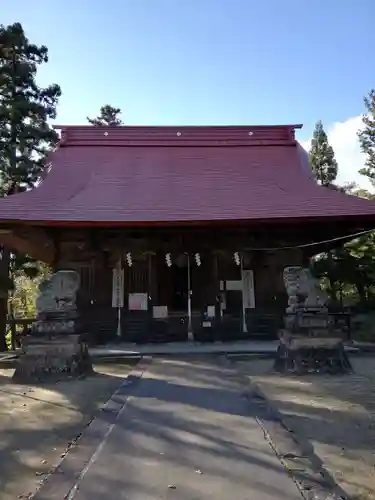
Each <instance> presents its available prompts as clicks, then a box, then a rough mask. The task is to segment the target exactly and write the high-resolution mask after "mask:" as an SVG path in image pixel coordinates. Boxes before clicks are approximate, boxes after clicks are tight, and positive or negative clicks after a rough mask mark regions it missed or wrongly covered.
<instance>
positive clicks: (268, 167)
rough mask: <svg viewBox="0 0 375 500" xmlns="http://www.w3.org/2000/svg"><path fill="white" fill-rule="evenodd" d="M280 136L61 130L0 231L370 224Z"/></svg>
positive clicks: (273, 130)
mask: <svg viewBox="0 0 375 500" xmlns="http://www.w3.org/2000/svg"><path fill="white" fill-rule="evenodd" d="M294 128H296V127H295V126H284V127H180V128H178V127H133V128H131V127H119V128H116V129H114V128H103V127H100V128H95V127H89V126H87V127H67V128H66V130H65V131H63V133H62V140H61V146H60V147H59V148H58V149H57V151H56V152H55V153H54V154H53V157H52V169H51V171H50V173H49V174H48V175H47V176H46V178H45V180H44V181H43V182H42V183H41V185H40V186H39V187H37V188H35V189H33V190H32V191H30V192H28V193H21V194H15V195H12V196H9V197H8V198H5V199H1V200H0V221H7V220H8V221H25V222H27V221H29V222H38V223H47V224H52V223H53V222H60V223H63V222H66V223H69V222H77V223H82V224H84V223H90V222H91V223H92V222H97V223H100V222H106V223H109V222H112V223H114V224H115V223H148V222H160V223H172V222H173V223H177V222H181V223H184V222H193V221H230V220H248V221H255V220H259V219H261V220H269V221H272V220H279V219H281V218H291V219H295V218H336V217H348V216H358V217H362V216H370V217H374V222H375V202H371V201H368V200H363V199H360V198H356V197H352V196H347V195H345V194H343V193H341V192H337V191H333V190H331V189H328V188H323V187H320V186H318V185H317V184H316V182H315V181H314V180H313V179H312V177H311V173H310V172H309V168H308V165H307V163H306V154H305V153H304V150H303V149H302V148H301V147H300V146H299V145H298V143H297V142H296V141H295V139H294Z"/></svg>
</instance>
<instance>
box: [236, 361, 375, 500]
mask: <svg viewBox="0 0 375 500" xmlns="http://www.w3.org/2000/svg"><path fill="white" fill-rule="evenodd" d="M351 361H352V364H353V367H354V370H355V373H354V374H353V375H346V376H330V375H308V376H301V377H297V376H287V375H279V374H276V373H274V372H273V370H272V365H273V361H272V360H267V359H263V360H262V359H258V360H256V359H252V360H242V361H237V366H238V367H239V368H240V369H241V371H242V372H243V373H245V374H246V375H248V376H249V377H250V380H251V381H252V382H253V383H255V384H256V385H258V386H259V388H260V389H261V391H262V392H263V393H264V394H265V395H266V396H267V398H268V399H269V400H270V401H271V402H272V403H273V404H274V406H276V408H277V409H278V410H279V411H280V412H281V413H282V415H283V417H284V422H285V423H286V424H287V425H288V426H289V428H291V429H292V430H294V431H295V432H296V433H298V434H301V435H303V436H304V437H305V438H307V439H308V440H309V441H310V442H311V444H312V445H313V446H314V450H315V453H316V454H317V455H318V456H319V458H320V459H321V460H322V461H323V463H324V464H325V467H326V468H327V470H328V472H329V473H330V474H331V475H333V477H334V478H335V479H336V481H337V482H338V483H339V484H340V486H342V488H343V489H344V490H345V491H347V492H348V493H349V494H351V495H353V497H354V498H355V499H358V500H362V499H363V500H365V499H366V500H370V499H372V500H373V499H375V357H353V358H352V360H351Z"/></svg>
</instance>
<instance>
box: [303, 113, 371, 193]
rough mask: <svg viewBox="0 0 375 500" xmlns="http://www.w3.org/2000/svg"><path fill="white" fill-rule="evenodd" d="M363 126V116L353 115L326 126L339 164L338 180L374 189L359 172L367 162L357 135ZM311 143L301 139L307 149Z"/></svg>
mask: <svg viewBox="0 0 375 500" xmlns="http://www.w3.org/2000/svg"><path fill="white" fill-rule="evenodd" d="M361 127H362V117H361V116H353V117H352V118H348V119H347V120H345V121H343V122H335V123H333V124H331V125H328V126H325V130H326V132H327V135H328V141H329V143H330V144H331V146H332V147H333V150H334V152H335V156H336V160H337V162H338V164H339V174H338V177H337V182H338V183H339V184H345V183H347V182H356V183H357V184H359V185H360V186H361V187H364V188H366V189H372V190H373V188H371V184H370V182H369V181H368V180H367V179H366V177H364V176H363V175H360V174H359V173H358V170H360V169H361V168H362V167H363V166H364V163H365V156H364V154H363V153H361V150H360V147H359V142H358V137H357V132H358V130H360V128H361ZM310 143H311V141H301V145H302V146H303V147H304V148H305V149H306V151H308V150H309V149H310Z"/></svg>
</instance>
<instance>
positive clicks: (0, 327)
mask: <svg viewBox="0 0 375 500" xmlns="http://www.w3.org/2000/svg"><path fill="white" fill-rule="evenodd" d="M6 321H7V299H2V298H0V352H5V351H7V350H8V346H7V342H6V338H5V335H6Z"/></svg>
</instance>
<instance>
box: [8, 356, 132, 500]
mask: <svg viewBox="0 0 375 500" xmlns="http://www.w3.org/2000/svg"><path fill="white" fill-rule="evenodd" d="M132 365H134V363H131V364H129V363H122V364H121V363H117V364H106V365H104V364H102V365H95V367H94V369H95V372H96V374H95V375H94V376H91V377H88V378H86V379H83V380H70V381H64V382H59V383H56V384H53V385H52V384H50V385H47V384H43V385H39V386H34V385H30V386H28V385H18V384H15V383H13V382H12V379H11V377H12V375H13V371H14V370H13V369H7V368H3V369H0V463H1V467H0V491H1V500H14V499H16V498H30V497H31V496H32V494H33V493H34V492H35V491H36V489H37V488H38V486H39V484H40V482H41V481H43V478H44V476H45V474H47V473H48V471H49V470H50V469H51V468H53V467H54V466H55V465H57V463H58V462H59V461H60V460H61V456H63V454H64V452H65V451H66V449H67V447H68V445H69V444H70V443H71V442H72V441H73V440H74V439H75V438H76V437H77V436H78V435H79V434H80V433H81V432H82V430H83V428H84V427H85V426H86V425H87V424H88V423H89V422H90V421H91V419H92V418H93V416H94V415H95V413H96V412H97V411H98V410H99V409H100V407H101V406H102V405H103V404H104V403H105V402H106V401H107V400H108V399H109V398H110V396H111V395H112V394H113V392H114V391H115V390H116V389H117V388H118V386H119V385H120V383H121V381H122V380H123V378H124V377H125V376H126V375H127V374H128V373H129V371H130V369H131V366H132Z"/></svg>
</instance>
